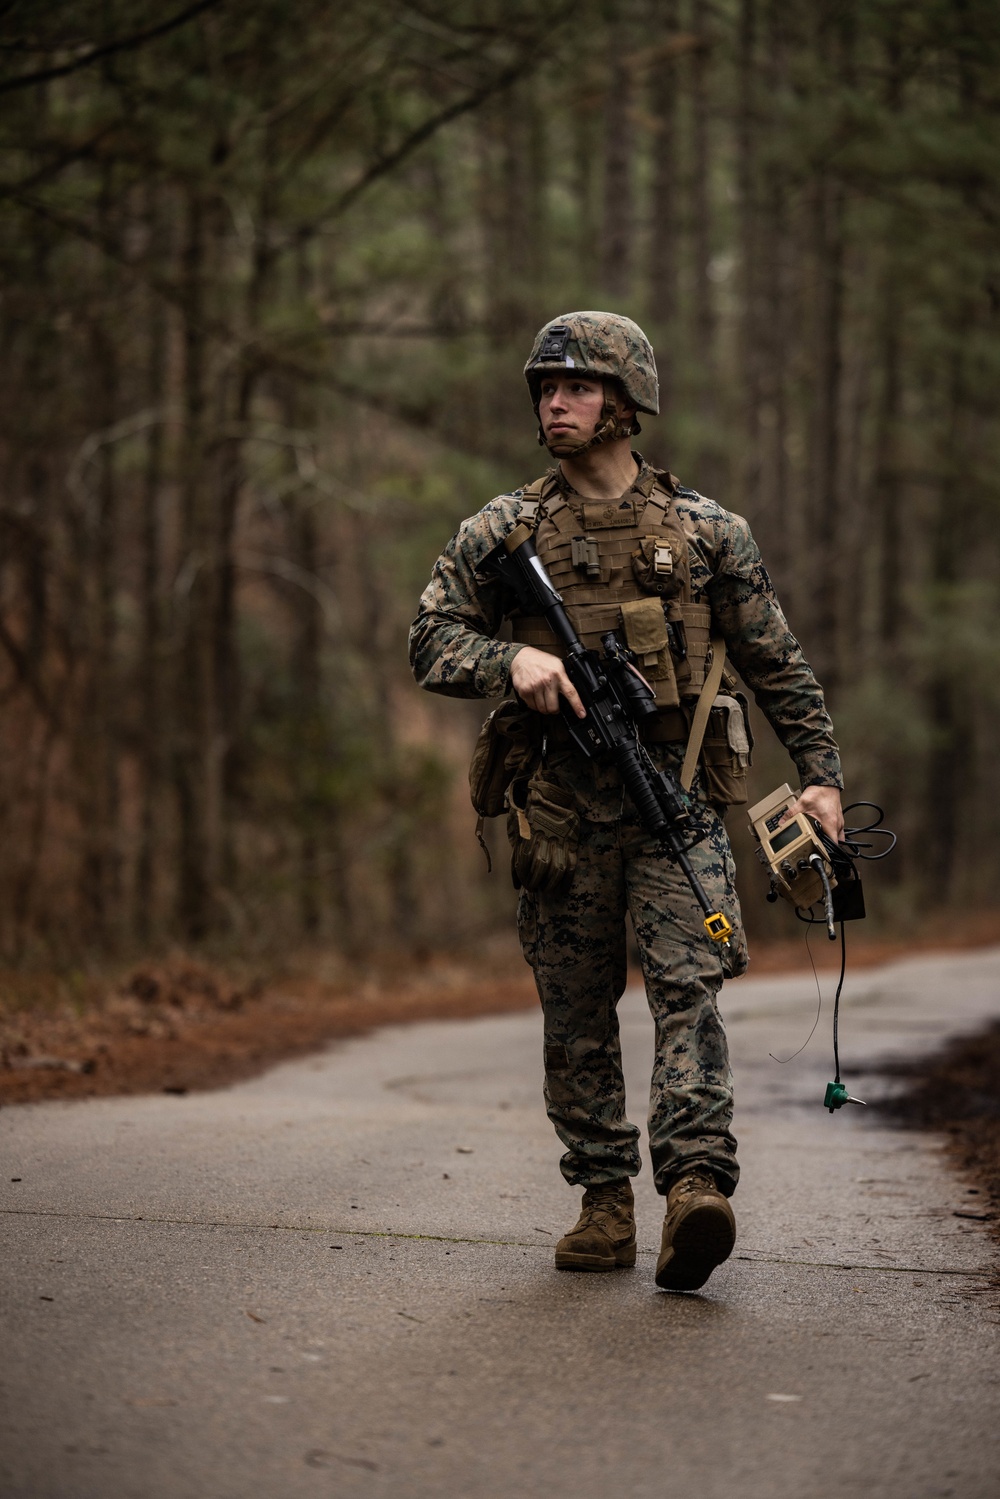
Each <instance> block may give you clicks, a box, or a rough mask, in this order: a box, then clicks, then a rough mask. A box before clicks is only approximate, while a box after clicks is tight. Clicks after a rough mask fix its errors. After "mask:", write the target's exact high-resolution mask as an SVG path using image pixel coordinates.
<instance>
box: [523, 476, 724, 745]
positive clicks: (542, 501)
mask: <svg viewBox="0 0 1000 1499" xmlns="http://www.w3.org/2000/svg"><path fill="white" fill-rule="evenodd" d="M644 491H645V494H644ZM522 493H523V497H524V502H523V507H522V516H521V518H522V520H524V521H525V522H526V523H527V524H528V525H533V526H534V527H535V545H536V547H537V549H538V556H539V558H540V559H541V562H542V564H543V565H544V567H545V569H546V571H547V572H548V575H549V577H550V578H551V579H552V582H553V585H554V586H555V588H556V590H557V591H558V592H559V593H560V594H561V595H562V598H563V602H564V603H565V606H566V612H567V614H568V615H569V617H570V619H571V621H572V623H573V627H574V628H575V630H576V632H577V634H578V635H579V636H580V639H581V640H582V641H583V643H584V645H585V646H587V647H588V648H589V649H591V650H596V651H597V652H598V653H600V649H601V636H602V635H605V634H607V632H608V630H618V631H620V632H621V634H622V636H623V637H624V639H625V642H626V644H627V645H628V646H629V648H630V649H631V650H632V651H634V652H635V656H636V661H637V665H638V667H639V670H640V671H641V672H642V674H643V676H644V677H645V678H646V679H647V681H648V682H649V684H650V686H651V687H652V688H653V690H654V692H655V694H656V703H657V707H658V708H660V709H661V710H664V709H666V710H669V709H671V708H673V709H676V708H679V707H680V706H681V704H682V703H683V704H684V705H685V707H689V708H690V707H693V702H692V701H691V700H693V699H697V698H698V696H699V694H700V693H701V690H702V687H703V686H704V684H705V675H706V670H707V666H708V660H709V653H710V647H711V634H712V612H711V610H710V609H709V607H708V606H707V605H706V604H696V603H694V602H693V601H692V598H691V565H690V559H689V556H688V533H687V532H686V531H685V529H684V526H683V525H682V523H681V521H680V518H679V517H678V515H677V511H676V509H675V507H674V503H673V501H674V496H675V494H677V493H684V491H682V490H680V489H679V487H678V486H677V484H676V481H675V480H674V479H673V477H672V475H669V474H663V473H659V472H655V471H654V475H653V479H652V482H651V483H646V484H643V485H642V487H641V488H640V487H638V486H637V487H636V488H634V489H631V490H629V492H628V493H627V494H625V495H623V496H622V497H621V499H618V500H579V501H570V500H569V499H567V497H566V496H565V495H564V494H563V492H562V490H561V489H560V487H559V484H558V481H557V480H556V478H555V476H554V474H552V473H551V472H550V473H548V474H546V475H545V477H544V478H542V479H538V480H536V481H535V482H534V483H533V484H530V485H528V486H527V487H526V488H525V489H524V490H523V491H522ZM692 535H693V533H692ZM511 629H512V638H513V639H514V640H515V641H518V642H519V643H520V644H522V645H533V646H536V647H537V648H538V649H539V650H543V651H550V652H551V653H552V654H553V655H562V654H564V652H563V650H562V648H561V647H560V646H559V645H558V643H557V641H556V639H555V637H554V635H553V634H552V631H551V630H550V629H549V626H548V624H547V622H546V620H545V618H544V616H543V615H526V614H514V615H512V616H511ZM713 696H714V694H713ZM685 700H687V701H685ZM662 717H663V719H664V720H665V722H664V728H665V729H666V728H667V722H666V721H668V720H671V719H672V720H674V731H673V732H670V733H664V735H663V736H662V737H664V738H667V737H669V738H672V739H673V738H676V739H682V738H686V736H687V725H686V722H684V721H683V720H682V717H681V715H680V714H670V713H669V712H666V713H663V714H662ZM656 737H660V736H656Z"/></svg>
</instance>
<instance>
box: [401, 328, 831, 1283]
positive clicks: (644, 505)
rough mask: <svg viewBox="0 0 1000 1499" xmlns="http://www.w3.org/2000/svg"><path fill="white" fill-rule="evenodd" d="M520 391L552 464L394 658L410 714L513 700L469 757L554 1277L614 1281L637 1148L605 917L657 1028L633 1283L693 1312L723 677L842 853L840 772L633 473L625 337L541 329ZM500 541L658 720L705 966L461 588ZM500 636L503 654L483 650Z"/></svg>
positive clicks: (518, 649)
mask: <svg viewBox="0 0 1000 1499" xmlns="http://www.w3.org/2000/svg"><path fill="white" fill-rule="evenodd" d="M524 373H525V377H526V379H527V382H528V388H529V390H530V393H531V399H532V403H533V406H534V409H535V414H536V416H537V417H538V422H539V443H540V444H542V445H544V446H545V447H547V448H548V450H549V452H550V453H551V454H552V456H553V457H554V458H555V459H556V463H555V466H554V467H553V468H550V469H549V470H548V472H547V473H546V474H545V476H544V477H543V478H542V479H540V480H537V481H536V482H535V483H533V484H531V485H528V486H527V487H526V488H524V489H518V490H515V491H514V492H513V493H511V494H504V495H500V496H499V497H498V498H497V499H494V500H491V501H490V503H489V504H487V505H486V506H484V508H483V509H482V510H481V511H480V512H479V513H478V515H475V516H473V517H472V518H471V519H470V520H467V521H465V522H464V523H463V525H462V526H461V527H460V529H459V531H458V534H457V535H456V536H455V537H454V538H453V539H452V541H451V542H449V544H448V546H447V547H446V549H445V551H444V553H443V554H442V556H441V557H440V558H439V559H438V562H437V564H436V566H435V568H434V573H433V577H432V579H431V582H430V584H429V585H428V587H427V589H426V590H425V592H424V594H423V596H422V598H421V601H420V609H419V613H418V615H417V618H416V620H415V621H414V624H413V628H412V630H411V633H410V659H411V664H412V667H413V672H414V675H415V677H416V680H417V682H418V683H419V684H420V685H421V686H422V687H426V688H427V689H428V690H429V691H431V692H440V693H445V694H448V695H450V696H455V697H493V696H500V695H503V694H506V693H509V692H510V691H511V690H513V692H514V694H516V697H515V699H514V702H513V703H512V704H511V705H510V708H504V709H503V710H500V712H499V713H498V714H494V715H493V716H492V719H491V720H490V721H488V724H489V725H490V728H489V733H490V734H491V735H492V736H493V740H492V747H493V748H492V750H491V753H490V755H489V756H488V758H489V759H490V763H491V764H494V765H495V764H496V763H497V758H496V754H495V753H493V750H495V748H496V745H497V743H499V745H500V762H499V763H501V764H502V765H503V766H504V767H505V771H504V777H503V779H504V780H505V781H508V782H509V785H508V788H507V806H508V807H509V809H510V811H509V814H508V831H509V834H510V837H511V842H512V846H513V866H512V867H513V870H514V877H515V883H520V884H521V886H522V889H521V894H520V899H519V905H518V933H519V937H520V941H521V947H522V951H523V952H524V956H525V958H526V959H527V961H528V963H529V964H530V965H531V967H532V969H533V970H534V975H535V981H536V984H537V988H538V994H539V998H540V1000H541V1005H542V1012H543V1017H544V1045H545V1100H546V1105H547V1110H548V1114H549V1117H550V1119H551V1120H552V1122H553V1124H554V1125H555V1128H556V1132H557V1134H558V1136H559V1138H560V1140H561V1141H562V1143H563V1145H564V1146H565V1147H566V1153H565V1154H564V1156H563V1157H562V1161H561V1168H562V1172H563V1175H564V1177H565V1178H566V1180H567V1181H568V1182H570V1183H571V1184H573V1185H578V1186H582V1187H583V1188H584V1189H585V1190H584V1194H583V1206H582V1212H581V1215H580V1218H579V1221H578V1222H577V1224H576V1225H575V1227H574V1228H572V1229H571V1230H570V1231H569V1233H567V1234H566V1235H565V1236H564V1237H563V1238H562V1239H560V1241H559V1243H558V1245H557V1246H556V1266H557V1267H558V1268H559V1269H562V1270H613V1269H615V1268H617V1267H623V1266H630V1265H634V1264H635V1257H636V1239H635V1220H634V1216H633V1197H632V1187H631V1178H632V1177H633V1176H635V1175H636V1174H637V1173H638V1171H639V1168H640V1158H639V1151H638V1137H639V1131H638V1129H637V1128H636V1127H635V1126H634V1125H633V1124H631V1123H629V1121H628V1119H627V1117H626V1114H625V1091H624V1083H623V1079H622V1070H621V1050H620V1045H619V1034H618V1019H617V1010H616V1006H617V1003H618V1000H619V999H620V997H621V995H622V993H623V992H624V989H625V982H626V933H625V916H626V912H627V913H628V914H629V915H630V916H631V919H632V926H633V931H634V933H635V939H636V943H637V945H638V949H639V954H640V959H641V963H642V971H643V978H644V980H645V986H646V995H647V998H648V1001H649V1007H650V1010H651V1012H652V1015H653V1019H654V1022H655V1031H656V1049H655V1058H654V1065H653V1075H652V1088H651V1096H650V1110H649V1147H650V1155H651V1159H652V1166H653V1175H654V1182H655V1186H656V1189H657V1191H658V1192H659V1193H660V1194H661V1195H662V1196H664V1197H665V1198H666V1216H665V1220H664V1225H663V1238H662V1247H661V1252H660V1256H659V1259H658V1261H657V1266H656V1283H657V1285H659V1286H661V1287H664V1288H666V1289H670V1290H695V1289H697V1288H698V1287H700V1286H702V1285H703V1284H704V1283H705V1281H706V1280H707V1279H708V1277H709V1275H710V1274H711V1273H712V1270H713V1269H714V1268H715V1267H716V1266H717V1265H719V1264H720V1263H721V1262H722V1261H723V1260H725V1259H726V1258H727V1257H728V1255H729V1254H730V1253H731V1251H732V1248H733V1244H734V1242H735V1233H736V1230H735V1219H734V1217H733V1212H732V1208H731V1206H730V1204H729V1201H728V1199H729V1198H730V1197H731V1196H732V1193H733V1191H734V1189H735V1187H736V1183H737V1179H738V1174H739V1168H738V1166H737V1163H736V1141H735V1139H734V1137H733V1134H732V1131H731V1123H732V1112H733V1095H732V1075H731V1072H730V1068H729V1059H728V1051H727V1044H726V1037H725V1033H724V1030H723V1027H722V1022H721V1020H720V1017H719V1013H718V1009H717V1006H716V1001H717V996H718V993H719V989H720V988H721V985H722V980H723V979H724V978H732V977H736V976H737V975H738V974H740V973H742V972H744V971H745V968H746V963H747V958H746V944H745V939H744V937H743V932H742V926H741V921H740V913H739V905H738V901H737V897H736V891H735V885H734V868H733V861H732V855H731V852H730V847H729V841H728V838H727V836H726V831H725V827H724V825H723V814H724V812H725V810H726V807H727V806H729V805H732V804H733V803H734V802H744V801H746V799H747V798H746V790H745V781H746V767H747V763H748V760H749V751H750V741H749V738H748V729H749V725H748V723H747V722H746V715H745V699H741V698H740V697H739V696H738V695H737V694H736V693H735V689H736V685H737V683H736V679H735V678H734V677H732V676H731V675H730V673H729V672H728V669H727V667H726V665H725V662H726V658H727V657H728V659H729V660H731V661H732V663H733V665H734V666H735V667H736V669H737V671H738V672H739V674H740V676H741V677H742V679H743V681H744V683H746V685H747V686H748V687H749V688H750V689H751V691H752V692H753V693H754V696H755V698H756V701H757V703H758V705H759V707H760V708H761V709H762V710H763V712H764V714H765V716H766V717H767V719H768V720H769V722H770V723H771V724H772V726H773V727H774V729H775V731H776V732H777V734H778V736H779V738H780V739H781V741H782V743H783V744H784V746H785V747H786V749H787V750H788V752H789V754H790V755H791V757H792V759H793V761H794V762H795V765H796V768H797V770H798V774H799V779H800V784H801V787H802V791H801V794H800V796H799V798H798V800H797V802H796V803H795V806H794V807H793V808H792V812H793V813H794V812H798V811H802V812H805V813H807V814H809V815H811V816H813V817H816V818H818V819H819V821H820V822H821V823H822V825H823V827H824V828H825V830H826V832H827V833H828V834H829V835H830V836H831V837H832V838H834V839H839V838H840V836H841V834H842V832H843V817H842V813H841V808H840V793H839V790H838V788H839V787H840V786H841V785H842V784H843V783H842V780H841V774H840V761H839V756H838V753H837V746H836V743H835V742H834V739H833V734H832V725H831V723H830V719H829V716H828V714H827V712H826V709H825V706H824V702H823V694H822V691H821V689H820V687H819V685H818V683H817V681H816V679H815V677H814V675H813V673H812V671H811V669H810V667H809V666H808V664H807V663H806V661H805V659H804V657H803V654H802V651H801V649H800V647H799V645H798V643H797V642H796V640H795V639H794V637H793V636H792V634H791V632H790V631H789V628H788V625H787V624H786V622H785V618H784V615H783V614H782V611H781V608H780V606H779V604H778V600H777V599H776V597H775V594H774V591H773V589H772V587H771V583H770V580H769V578H768V576H767V573H766V572H765V570H764V566H763V563H762V562H761V558H760V553H759V552H758V550H757V547H756V545H755V543H754V541H753V538H752V537H751V535H750V531H749V528H748V526H747V523H746V521H744V520H743V519H742V518H741V517H740V516H738V515H734V514H732V513H731V512H729V511H727V510H724V509H723V508H722V507H721V506H720V505H717V504H716V503H715V502H714V501H712V500H709V499H706V498H705V497H704V496H703V495H700V494H698V493H697V492H696V491H695V490H692V489H686V488H683V487H682V486H681V485H680V484H679V483H678V481H677V480H676V479H675V478H674V477H673V475H672V474H669V473H666V472H663V471H660V470H656V469H653V468H651V467H650V466H649V464H647V463H646V461H645V460H644V459H643V458H642V457H641V455H640V454H639V453H636V452H633V451H632V447H631V439H632V438H633V437H634V436H635V435H636V434H637V433H638V432H639V430H640V429H639V420H638V412H640V411H643V412H648V413H650V414H651V415H656V414H657V413H658V411H659V387H658V383H657V375H656V365H655V362H654V359H653V351H652V349H651V348H650V345H649V343H648V341H647V339H646V337H645V335H644V334H643V332H642V330H641V329H640V328H639V327H637V325H636V324H635V323H633V322H632V321H631V320H630V319H628V318H625V317H620V316H618V315H616V314H611V313H603V312H576V313H570V314H567V315H564V316H562V317H559V318H557V319H555V320H554V321H553V322H551V323H547V324H546V325H545V327H544V328H542V330H541V332H540V333H539V334H538V337H537V338H536V339H535V344H534V347H533V349H532V351H531V355H530V357H529V359H528V362H527V365H526V366H525V370H524ZM521 522H527V523H528V524H529V525H531V526H532V527H533V528H534V530H535V542H536V546H537V548H538V554H539V557H540V559H541V561H542V562H543V564H544V565H545V566H546V568H547V570H548V571H549V574H550V576H551V577H552V580H553V582H554V584H555V587H556V588H557V589H558V590H559V592H560V593H561V594H562V596H563V599H564V601H565V604H566V607H567V611H568V613H569V615H570V618H571V619H572V621H573V623H574V626H575V628H576V629H577V631H578V633H579V634H580V636H581V638H582V639H583V641H584V643H585V644H586V645H588V646H591V645H593V646H596V645H597V644H598V643H599V641H600V637H601V635H602V634H604V633H605V632H606V631H607V630H608V629H615V630H617V632H618V634H619V636H620V637H621V639H622V640H623V642H625V643H626V644H627V645H628V646H629V647H630V648H631V649H632V651H633V652H634V653H635V656H636V658H637V660H638V662H639V667H640V670H641V671H642V672H643V674H644V675H645V676H646V677H647V678H648V680H649V681H650V684H651V685H652V687H653V688H654V690H655V693H656V702H657V709H658V711H657V713H656V715H655V717H654V718H653V719H652V721H651V722H650V724H649V725H648V726H644V727H643V731H642V737H643V739H644V741H645V743H646V746H647V748H648V751H649V753H650V755H651V756H652V758H653V761H654V763H655V764H656V765H657V768H666V767H668V766H669V767H671V768H673V770H674V771H675V773H678V774H680V775H681V778H682V781H684V783H685V784H688V783H690V789H691V794H692V798H693V799H694V800H695V815H696V818H697V822H698V830H699V833H700V835H701V836H700V838H699V841H698V842H697V843H696V844H695V845H694V847H693V849H692V851H691V858H692V860H693V862H694V865H695V869H696V872H697V873H698V875H699V876H700V878H701V880H702V883H703V884H704V886H705V888H706V890H707V892H708V895H709V897H710V898H711V900H712V902H713V904H714V905H715V908H716V909H721V910H722V911H724V912H725V914H726V915H727V917H728V918H729V921H730V922H731V923H732V926H733V929H734V930H733V937H732V939H731V941H730V944H729V946H728V948H720V946H719V945H718V944H716V943H713V942H711V941H710V940H709V938H708V937H707V936H706V934H705V931H704V928H703V926H702V919H701V918H702V912H701V911H700V909H699V908H698V906H697V904H696V902H695V899H694V896H693V895H692V892H691V889H690V887H689V886H688V884H687V882H686V880H685V879H684V877H683V875H682V874H681V873H680V871H679V870H678V868H677V867H676V865H675V864H673V863H671V862H670V860H669V859H667V858H666V857H665V856H664V854H663V851H662V849H661V848H660V847H658V846H657V845H656V843H655V841H654V840H653V839H651V838H650V837H649V835H648V834H647V833H646V832H645V831H644V829H643V828H642V826H641V825H640V823H639V820H638V817H637V815H636V812H635V809H634V807H633V806H632V805H631V804H630V802H629V801H628V799H627V798H626V797H625V796H624V794H623V787H622V783H621V780H620V778H619V776H618V774H617V771H616V770H615V769H614V767H613V766H610V765H602V764H595V763H594V762H592V761H590V760H587V759H586V758H585V757H584V756H583V754H582V753H581V752H580V750H578V749H577V748H575V747H574V746H573V745H572V742H571V740H570V739H569V736H568V734H567V732H566V729H565V725H564V723H563V719H562V717H561V716H560V714H559V699H560V697H561V698H564V699H565V700H566V703H568V704H569V705H570V708H571V709H572V711H573V712H575V713H576V714H578V715H579V716H583V712H584V710H583V707H582V704H581V703H580V700H579V697H578V695H577V693H576V691H575V690H574V688H573V686H572V684H571V683H570V681H569V678H568V677H567V675H566V671H565V669H564V667H563V664H562V661H561V659H560V655H559V648H558V646H557V644H556V642H555V639H554V637H553V636H552V635H551V632H550V631H549V630H548V626H547V624H546V621H545V620H544V618H531V617H525V616H523V615H521V614H519V613H518V612H517V610H516V607H515V606H514V605H513V602H512V600H511V599H510V598H509V597H508V596H507V595H506V594H505V591H504V589H503V587H502V585H501V583H500V582H499V581H497V580H491V579H486V578H484V577H481V576H479V575H477V569H478V568H479V566H480V564H481V563H482V561H483V559H484V558H485V557H486V556H487V554H488V553H489V552H491V551H492V549H493V548H494V547H495V546H496V545H497V543H498V542H499V541H500V540H501V539H502V538H503V537H504V536H505V535H507V534H508V533H509V532H510V531H512V530H513V528H514V527H515V526H517V525H518V524H520V523H521ZM505 618H509V619H510V633H511V635H512V639H510V640H501V639H499V638H498V637H499V635H500V632H501V627H502V626H503V625H504V622H505Z"/></svg>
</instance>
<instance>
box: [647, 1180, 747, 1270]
mask: <svg viewBox="0 0 1000 1499" xmlns="http://www.w3.org/2000/svg"><path fill="white" fill-rule="evenodd" d="M735 1243H736V1219H735V1218H734V1216H733V1210H732V1208H731V1207H730V1206H729V1203H728V1202H727V1201H726V1199H725V1198H724V1197H723V1195H722V1193H721V1192H720V1191H719V1189H718V1187H717V1186H716V1185H715V1179H714V1177H713V1176H712V1175H711V1174H710V1173H709V1172H708V1171H689V1172H687V1173H686V1174H685V1175H684V1176H682V1177H680V1178H679V1179H678V1180H677V1181H675V1182H674V1184H673V1186H672V1187H671V1188H670V1191H669V1193H668V1195H667V1216H666V1217H665V1218H664V1220H663V1241H662V1244H661V1246H660V1258H659V1259H658V1260H657V1262H656V1284H657V1285H658V1286H661V1287H662V1288H663V1290H665V1291H697V1290H698V1288H699V1287H700V1286H703V1285H704V1284H705V1282H706V1280H707V1279H708V1277H709V1276H710V1275H711V1273H712V1271H713V1270H714V1269H715V1267H716V1265H721V1264H722V1261H723V1260H726V1259H728V1258H729V1256H730V1255H731V1254H732V1252H733V1245H734V1244H735Z"/></svg>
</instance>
